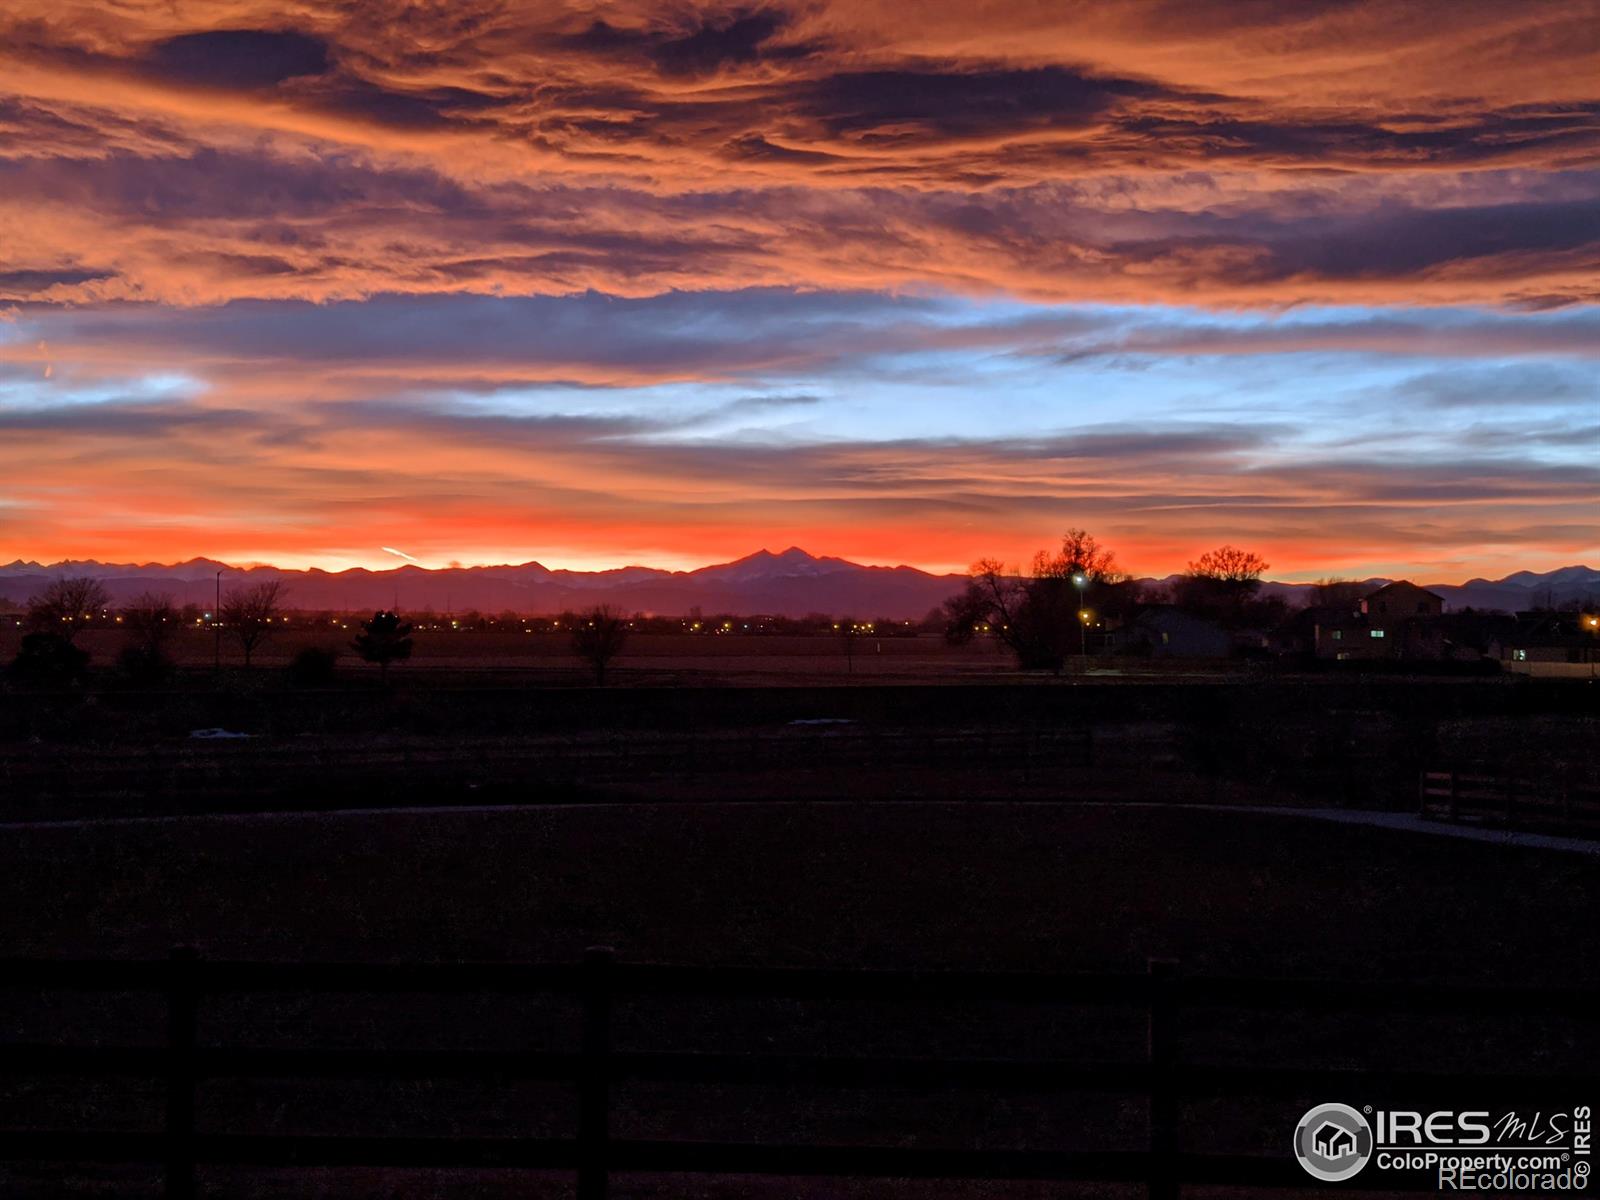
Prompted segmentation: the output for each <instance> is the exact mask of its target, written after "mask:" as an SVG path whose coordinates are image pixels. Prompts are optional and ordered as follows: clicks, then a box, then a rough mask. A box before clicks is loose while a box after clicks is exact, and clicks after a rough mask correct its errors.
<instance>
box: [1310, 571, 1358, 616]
mask: <svg viewBox="0 0 1600 1200" xmlns="http://www.w3.org/2000/svg"><path fill="white" fill-rule="evenodd" d="M1366 591H1367V587H1366V585H1365V584H1362V583H1357V582H1356V581H1355V580H1353V579H1338V578H1331V577H1330V578H1328V579H1319V580H1317V581H1316V582H1315V583H1313V584H1312V585H1311V603H1312V604H1315V605H1321V606H1326V607H1328V608H1350V609H1353V608H1355V606H1356V603H1357V602H1358V601H1359V600H1360V599H1361V597H1362V596H1363V595H1365V594H1366Z"/></svg>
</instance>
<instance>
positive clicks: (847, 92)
mask: <svg viewBox="0 0 1600 1200" xmlns="http://www.w3.org/2000/svg"><path fill="white" fill-rule="evenodd" d="M1165 94H1167V93H1166V91H1165V89H1163V88H1160V87H1158V86H1156V85H1154V84H1150V83H1143V82H1139V81H1136V80H1132V79H1114V78H1101V77H1097V76H1095V75H1092V74H1089V73H1086V72H1084V71H1081V70H1078V69H1075V68H1071V67H1039V68H1034V69H1031V70H1017V69H1009V70H985V71H931V70H895V71H855V72H848V73H842V74H836V75H830V76H828V77H826V78H823V79H819V80H817V81H816V82H814V83H812V84H811V85H810V86H809V87H808V88H805V89H803V90H802V91H801V93H800V96H799V98H798V104H797V109H798V112H799V114H800V115H802V116H804V117H807V118H810V119H812V120H814V121H816V122H817V123H819V124H820V125H821V126H822V127H823V128H824V129H826V130H827V131H828V132H829V133H830V134H833V135H850V136H852V137H856V138H860V139H861V140H863V141H868V142H876V141H898V140H902V139H913V138H925V137H928V136H930V135H932V136H938V137H973V136H980V135H990V134H996V133H1013V134H1016V133H1023V132H1025V131H1028V130H1037V129H1042V128H1076V127H1082V126H1085V125H1088V124H1090V123H1092V122H1093V121H1095V120H1096V119H1097V118H1098V117H1100V116H1101V115H1102V114H1103V113H1105V112H1106V111H1107V110H1108V109H1110V108H1111V107H1112V106H1113V105H1114V104H1116V103H1117V102H1119V101H1121V100H1124V99H1129V98H1135V99H1142V98H1149V97H1155V96H1161V95H1165Z"/></svg>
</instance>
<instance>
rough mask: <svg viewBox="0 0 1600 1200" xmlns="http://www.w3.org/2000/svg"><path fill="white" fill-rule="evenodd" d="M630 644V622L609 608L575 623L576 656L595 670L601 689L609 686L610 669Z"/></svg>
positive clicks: (603, 607)
mask: <svg viewBox="0 0 1600 1200" xmlns="http://www.w3.org/2000/svg"><path fill="white" fill-rule="evenodd" d="M563 624H565V622H563ZM627 641H628V622H627V619H626V618H625V617H624V616H623V615H622V614H621V613H620V612H618V611H616V610H615V609H613V608H611V607H609V606H608V605H604V604H602V605H600V606H599V607H597V608H591V609H590V610H589V611H587V612H585V613H580V614H579V615H578V616H577V617H575V618H574V619H573V625H572V650H573V653H575V654H576V655H577V656H578V657H579V658H581V659H583V661H584V662H586V663H588V664H589V665H590V666H591V667H593V668H594V682H595V685H596V686H597V687H598V686H601V685H603V684H604V683H605V681H606V667H607V666H609V665H610V663H611V660H612V659H613V658H615V657H616V656H617V655H619V654H621V653H622V647H623V646H624V645H626V644H627Z"/></svg>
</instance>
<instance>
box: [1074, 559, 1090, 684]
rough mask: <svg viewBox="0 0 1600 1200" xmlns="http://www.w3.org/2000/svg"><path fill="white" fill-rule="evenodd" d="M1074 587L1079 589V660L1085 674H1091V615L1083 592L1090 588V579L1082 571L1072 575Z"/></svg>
mask: <svg viewBox="0 0 1600 1200" xmlns="http://www.w3.org/2000/svg"><path fill="white" fill-rule="evenodd" d="M1072 586H1073V587H1075V588H1077V589H1078V659H1079V661H1080V664H1081V666H1082V668H1083V673H1084V674H1085V675H1087V674H1088V673H1089V614H1088V612H1087V611H1085V610H1084V607H1083V592H1084V589H1085V588H1087V587H1088V586H1089V577H1088V576H1087V575H1085V574H1084V573H1083V572H1082V571H1075V572H1073V575H1072Z"/></svg>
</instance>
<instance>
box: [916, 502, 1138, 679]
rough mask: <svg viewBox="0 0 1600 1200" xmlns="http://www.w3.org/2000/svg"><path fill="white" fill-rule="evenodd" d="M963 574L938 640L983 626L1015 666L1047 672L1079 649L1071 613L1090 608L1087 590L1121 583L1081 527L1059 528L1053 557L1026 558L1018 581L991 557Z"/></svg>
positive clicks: (1080, 634)
mask: <svg viewBox="0 0 1600 1200" xmlns="http://www.w3.org/2000/svg"><path fill="white" fill-rule="evenodd" d="M971 576H972V577H971V579H970V580H969V582H968V584H967V588H966V590H965V591H964V592H962V593H961V594H960V595H958V596H952V597H951V598H950V599H949V600H947V601H946V602H945V607H944V612H945V617H946V625H945V637H946V638H947V639H949V640H951V641H955V642H961V641H965V640H968V639H970V638H971V637H972V635H973V633H975V632H976V631H977V629H978V627H980V626H983V625H987V626H988V627H989V628H990V629H991V630H993V631H994V633H995V635H996V636H997V637H999V638H1000V640H1001V641H1003V642H1004V643H1005V644H1006V645H1007V646H1008V647H1010V649H1011V652H1012V653H1013V654H1015V655H1016V656H1017V664H1018V665H1019V666H1021V667H1024V668H1028V669H1038V668H1047V669H1049V670H1052V671H1060V670H1061V668H1062V666H1063V665H1065V663H1066V661H1067V658H1068V657H1069V656H1070V655H1071V654H1072V653H1073V652H1074V651H1075V650H1078V649H1081V648H1082V647H1083V645H1084V642H1083V638H1084V629H1083V622H1082V620H1081V618H1080V617H1079V613H1080V612H1082V611H1083V608H1084V605H1085V603H1094V596H1093V592H1092V591H1091V589H1096V588H1098V589H1101V590H1104V589H1106V588H1109V587H1110V586H1111V585H1114V584H1120V583H1121V582H1122V580H1123V578H1124V576H1123V575H1122V572H1121V571H1119V570H1118V568H1117V562H1116V557H1115V555H1113V554H1112V552H1111V550H1110V549H1109V548H1108V547H1106V546H1103V545H1101V544H1100V542H1099V541H1098V539H1096V538H1095V537H1094V536H1093V535H1092V534H1090V533H1089V532H1087V531H1086V530H1083V529H1069V530H1067V532H1066V535H1065V536H1064V537H1063V538H1062V539H1061V549H1060V550H1059V551H1057V552H1055V553H1051V552H1050V551H1048V550H1041V551H1040V552H1039V553H1038V554H1036V555H1034V556H1033V563H1032V565H1031V567H1030V569H1029V571H1028V573H1027V574H1026V575H1023V574H1020V573H1017V572H1009V571H1007V570H1006V568H1005V566H1004V565H1003V564H1002V563H1001V562H1000V561H999V560H998V559H981V560H979V561H978V562H976V563H974V564H973V565H972V572H971Z"/></svg>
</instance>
